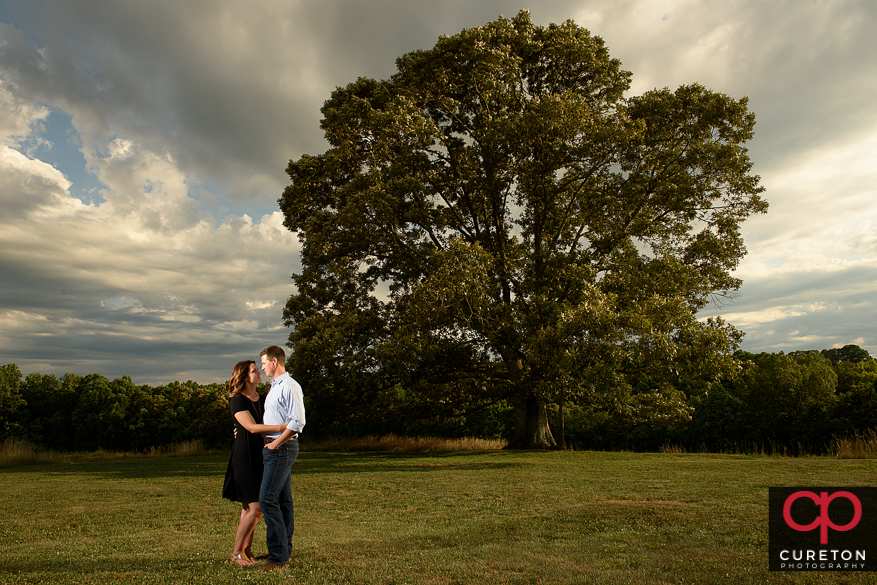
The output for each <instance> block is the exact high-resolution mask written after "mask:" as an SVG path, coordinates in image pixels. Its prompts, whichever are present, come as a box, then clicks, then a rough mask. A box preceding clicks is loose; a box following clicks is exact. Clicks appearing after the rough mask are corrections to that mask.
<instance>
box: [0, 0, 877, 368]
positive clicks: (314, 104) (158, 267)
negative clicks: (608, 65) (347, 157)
mask: <svg viewBox="0 0 877 585" xmlns="http://www.w3.org/2000/svg"><path fill="white" fill-rule="evenodd" d="M521 9H528V10H529V11H530V13H531V18H532V20H533V22H534V23H535V24H539V25H548V24H549V23H552V22H557V23H559V22H562V21H565V20H567V19H572V20H574V21H575V22H576V23H577V24H578V25H580V26H582V27H585V28H587V29H588V30H589V31H590V32H591V33H592V34H594V35H597V36H600V37H602V38H603V40H604V41H605V43H606V46H607V48H608V50H609V52H610V54H611V55H612V56H613V57H614V58H618V59H620V60H621V61H622V64H623V67H624V68H625V69H627V70H629V71H631V72H632V73H633V81H632V86H631V90H630V92H629V94H630V95H639V94H642V93H644V92H646V91H648V90H651V89H654V88H663V87H669V88H671V89H675V88H676V87H678V86H679V85H682V84H690V83H695V82H696V83H700V84H702V85H704V86H706V87H707V88H709V89H712V90H713V91H717V92H722V93H725V94H728V95H730V96H732V97H735V98H740V97H744V96H748V98H749V108H750V110H751V111H753V112H754V113H755V115H756V117H757V123H756V129H755V138H754V139H753V140H752V141H751V142H750V143H749V144H748V147H749V153H750V157H751V159H752V161H753V172H754V173H755V174H758V175H759V176H760V177H761V184H762V185H763V186H764V187H765V189H766V191H765V193H764V197H765V198H766V199H767V200H768V202H769V203H770V210H769V212H768V213H767V214H765V215H761V216H757V217H755V218H751V219H750V220H748V221H747V222H746V223H745V224H744V226H743V236H744V240H745V242H746V246H747V249H748V254H747V256H746V257H745V259H744V260H743V261H742V262H741V263H740V266H739V268H738V269H737V271H736V274H735V275H736V276H737V277H739V278H741V279H742V280H743V286H742V287H741V289H740V291H739V293H738V295H737V296H736V298H734V299H732V300H730V301H728V302H725V303H723V305H722V306H710V307H708V308H707V309H706V310H705V311H703V312H702V313H701V316H702V317H703V318H706V317H708V316H711V315H722V316H723V317H724V318H725V319H726V320H727V321H729V322H730V323H732V324H734V325H735V326H736V327H737V328H738V329H740V330H742V331H744V332H745V333H746V336H745V338H744V341H743V344H742V349H745V350H747V351H752V352H762V351H766V352H779V351H785V352H788V351H794V350H802V349H827V348H831V347H842V346H844V345H847V344H856V345H859V346H860V347H862V348H864V349H866V350H867V351H869V352H870V353H871V354H872V355H875V356H877V329H875V324H877V294H875V290H874V288H875V287H874V285H875V282H877V106H875V101H874V96H875V94H877V91H875V90H877V35H875V34H874V30H875V29H877V2H873V0H859V1H844V0H832V1H824V0H790V1H785V2H784V1H780V0H772V1H769V2H766V1H764V0H751V1H745V0H740V1H734V0H722V1H718V0H711V1H698V0H668V1H660V0H641V1H623V0H539V2H537V3H532V4H530V5H528V4H526V3H523V1H522V0H520V1H518V2H507V1H499V0H478V1H476V2H472V1H471V0H459V1H458V0H430V1H426V0H320V1H319V2H318V1H316V0H247V1H244V0H186V1H185V2H180V1H179V0H150V1H149V2H141V1H136V0H114V1H112V2H107V1H105V0H102V1H97V0H94V1H92V0H50V1H44V0H20V1H19V0H0V364H8V363H15V364H17V365H18V366H19V368H20V369H21V370H22V372H23V373H24V374H25V375H26V374H28V373H30V372H40V373H44V374H55V375H57V376H61V375H63V374H64V373H66V372H75V373H78V374H81V375H85V374H90V373H99V374H102V375H104V376H106V377H108V378H110V379H114V378H117V377H120V376H123V375H128V376H131V378H132V379H133V381H134V382H135V383H136V384H150V385H159V384H166V383H169V382H172V381H175V380H179V381H186V380H194V381H197V382H200V383H203V384H207V383H211V382H221V381H223V380H226V379H228V377H229V374H230V372H231V368H232V366H233V365H234V363H235V362H236V361H238V360H241V359H256V360H257V361H258V354H259V351H260V350H261V349H262V348H264V347H265V346H267V345H273V344H276V345H281V346H283V345H285V343H286V340H287V338H288V335H289V330H288V329H287V328H286V327H285V326H284V324H283V320H282V313H283V307H284V305H285V302H286V300H287V299H288V298H289V296H290V294H292V293H293V292H294V288H293V284H292V281H291V279H290V276H291V274H292V273H293V272H296V271H297V270H298V269H299V268H300V262H299V257H298V251H299V242H298V238H297V236H296V235H295V234H293V233H291V232H289V231H288V230H287V229H286V228H284V227H283V218H282V215H281V213H280V211H279V209H278V206H277V199H278V198H279V197H280V195H281V194H282V192H283V189H284V188H285V187H286V186H287V184H288V177H287V175H286V173H285V170H286V166H287V164H288V162H289V160H290V159H298V158H299V157H301V156H302V155H303V154H319V153H321V152H323V151H325V150H326V148H327V143H326V142H325V140H324V138H323V135H322V131H321V130H320V127H319V124H320V119H321V114H320V107H321V106H322V104H323V102H324V101H325V100H326V99H328V98H329V95H330V93H331V92H332V90H333V89H335V88H336V87H339V86H345V85H347V84H348V83H351V82H353V81H355V80H356V79H357V78H358V77H371V78H375V79H386V78H389V77H390V76H391V75H392V74H393V73H394V72H395V59H396V58H397V57H398V56H400V55H402V54H404V53H407V52H410V51H413V50H417V49H429V48H431V47H433V46H434V45H435V43H436V40H437V39H438V37H439V36H440V35H443V34H448V35H450V34H455V33H457V32H459V31H460V30H462V29H464V28H470V27H474V26H479V25H481V24H485V23H487V22H490V21H492V20H494V19H496V18H497V17H499V16H500V15H504V16H506V17H512V16H514V15H515V14H517V13H518V11H519V10H521Z"/></svg>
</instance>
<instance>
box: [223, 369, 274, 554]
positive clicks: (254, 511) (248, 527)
mask: <svg viewBox="0 0 877 585" xmlns="http://www.w3.org/2000/svg"><path fill="white" fill-rule="evenodd" d="M261 381H262V376H261V374H260V373H259V366H257V365H256V362H254V361H252V360H244V361H242V362H238V363H236V364H235V366H234V369H233V370H232V371H231V379H230V380H229V381H228V397H229V407H230V408H231V414H232V416H233V417H234V427H235V440H234V445H233V446H232V449H231V459H230V460H229V462H228V469H227V470H226V472H225V484H224V485H223V487H222V497H224V498H227V499H229V500H231V501H233V502H241V520H240V524H238V529H237V533H236V534H235V538H234V549H233V550H232V551H231V560H232V562H234V563H236V564H238V565H240V566H242V567H244V566H247V565H252V564H253V563H255V562H256V559H255V558H254V557H253V552H252V546H253V533H254V532H255V531H256V524H258V523H259V519H260V518H261V517H262V510H261V508H260V507H259V488H260V487H261V485H262V447H263V441H262V436H261V435H260V434H259V433H275V432H283V430H284V429H285V428H286V425H264V424H262V414H263V413H264V412H265V397H264V396H261V395H260V394H259V393H258V392H257V391H256V386H258V385H259V383H260V382H261Z"/></svg>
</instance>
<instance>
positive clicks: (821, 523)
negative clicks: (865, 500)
mask: <svg viewBox="0 0 877 585" xmlns="http://www.w3.org/2000/svg"><path fill="white" fill-rule="evenodd" d="M798 498H809V499H811V500H813V502H814V503H815V504H816V505H817V506H818V507H819V510H820V511H819V517H818V518H816V520H814V521H813V522H811V523H810V524H807V525H806V526H802V525H800V524H798V523H797V522H795V521H794V520H793V519H792V504H794V503H795V500H797V499H798ZM836 498H845V499H847V500H849V501H850V502H851V503H852V504H853V519H852V520H850V523H849V524H844V525H843V526H838V525H837V524H835V523H834V522H832V521H831V519H830V518H829V517H828V505H829V504H831V502H832V500H834V499H836ZM783 518H785V520H786V524H788V525H789V527H790V528H794V529H795V530H797V531H799V532H808V531H810V530H813V529H814V528H816V527H819V544H828V529H829V528H831V529H832V530H837V531H839V532H846V531H847V530H852V529H853V528H855V527H856V525H857V524H858V523H859V520H861V519H862V502H860V501H859V498H857V497H856V496H855V495H853V494H852V493H850V492H834V493H833V494H831V495H828V492H820V494H819V495H818V496H817V495H816V494H814V493H813V492H795V493H794V494H792V495H791V496H789V497H788V498H786V503H785V504H784V505H783Z"/></svg>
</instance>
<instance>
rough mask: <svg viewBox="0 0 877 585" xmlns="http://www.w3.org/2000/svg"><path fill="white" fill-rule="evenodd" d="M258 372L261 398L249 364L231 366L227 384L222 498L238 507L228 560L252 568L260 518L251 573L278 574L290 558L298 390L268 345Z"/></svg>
mask: <svg viewBox="0 0 877 585" xmlns="http://www.w3.org/2000/svg"><path fill="white" fill-rule="evenodd" d="M260 356H261V361H262V369H263V370H264V371H265V374H267V375H268V377H270V378H272V381H271V389H270V390H269V392H268V394H267V395H265V396H262V395H260V394H259V393H258V392H257V391H256V386H258V384H259V383H260V382H261V381H262V377H261V375H260V374H259V367H258V366H257V365H256V362H254V361H252V360H245V361H241V362H238V363H237V364H235V367H234V369H233V370H232V376H231V379H230V380H229V383H228V386H229V403H230V407H231V413H232V416H234V425H235V441H234V446H233V447H232V453H231V459H230V460H229V463H228V470H227V471H226V475H225V484H224V486H223V489H222V496H223V497H224V498H227V499H229V500H232V501H235V502H241V508H242V509H241V519H240V524H239V525H238V529H237V533H236V534H235V541H234V549H233V550H232V557H231V560H232V561H233V562H235V563H236V564H238V565H240V566H249V565H253V564H255V562H256V558H255V557H254V556H253V554H252V544H253V533H254V532H255V530H256V524H258V523H259V518H261V517H264V518H265V530H266V533H267V536H266V541H267V546H268V555H267V556H266V557H260V558H267V561H266V562H265V563H264V564H262V565H261V566H259V567H256V568H255V569H254V570H256V571H270V570H273V569H280V568H283V567H284V566H286V564H287V563H289V558H290V556H291V554H292V533H293V531H294V530H295V514H294V508H293V503H292V486H291V479H292V464H293V463H295V459H296V457H298V448H299V445H298V435H299V434H300V433H301V431H302V429H303V428H304V426H305V408H304V399H303V395H302V390H301V386H299V384H298V382H296V381H295V380H293V379H292V377H291V376H290V375H289V374H288V373H287V372H286V366H285V364H286V354H285V353H284V351H283V349H282V348H280V347H278V346H276V345H272V346H271V347H267V348H265V349H264V350H262V353H261V354H260Z"/></svg>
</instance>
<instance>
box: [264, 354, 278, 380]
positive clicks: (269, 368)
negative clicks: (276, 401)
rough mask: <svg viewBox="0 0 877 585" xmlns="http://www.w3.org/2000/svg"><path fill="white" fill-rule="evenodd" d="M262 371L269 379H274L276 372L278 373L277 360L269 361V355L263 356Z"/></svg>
mask: <svg viewBox="0 0 877 585" xmlns="http://www.w3.org/2000/svg"><path fill="white" fill-rule="evenodd" d="M262 370H263V371H264V372H265V375H267V376H268V377H269V378H273V377H274V372H276V371H277V360H269V359H268V356H267V355H263V356H262Z"/></svg>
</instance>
